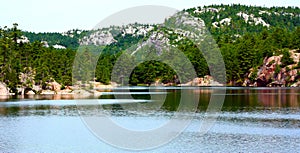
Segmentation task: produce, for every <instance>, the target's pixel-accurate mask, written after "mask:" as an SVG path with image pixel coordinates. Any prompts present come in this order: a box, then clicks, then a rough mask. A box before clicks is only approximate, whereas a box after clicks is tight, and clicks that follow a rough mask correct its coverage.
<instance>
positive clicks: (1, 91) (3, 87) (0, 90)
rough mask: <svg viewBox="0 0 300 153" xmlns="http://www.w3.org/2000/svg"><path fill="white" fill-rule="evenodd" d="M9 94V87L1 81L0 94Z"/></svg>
mask: <svg viewBox="0 0 300 153" xmlns="http://www.w3.org/2000/svg"><path fill="white" fill-rule="evenodd" d="M7 95H9V89H8V88H7V87H6V85H5V84H4V83H2V82H0V96H7Z"/></svg>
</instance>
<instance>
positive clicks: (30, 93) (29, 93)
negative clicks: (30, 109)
mask: <svg viewBox="0 0 300 153" xmlns="http://www.w3.org/2000/svg"><path fill="white" fill-rule="evenodd" d="M26 94H27V95H35V93H34V92H33V91H32V90H30V91H28V92H27V93H26Z"/></svg>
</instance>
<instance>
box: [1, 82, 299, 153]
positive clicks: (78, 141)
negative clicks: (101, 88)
mask: <svg viewBox="0 0 300 153" xmlns="http://www.w3.org/2000/svg"><path fill="white" fill-rule="evenodd" d="M182 90H185V91H187V93H188V94H189V95H190V96H191V97H193V95H195V94H199V104H198V107H197V109H196V110H195V111H194V112H193V111H186V112H180V113H182V115H183V116H184V115H185V116H190V117H193V120H192V121H191V123H190V124H189V126H188V127H187V128H186V129H185V130H184V131H183V132H182V133H181V134H180V135H179V136H178V137H176V138H175V139H174V140H172V141H171V142H169V143H167V144H165V145H163V146H160V147H157V148H154V149H152V150H147V152H300V88H227V89H226V94H225V101H224V104H223V106H222V111H221V112H220V113H219V114H218V118H217V120H216V122H215V124H214V125H213V126H212V127H211V128H210V129H209V131H208V132H207V133H206V134H201V133H200V132H199V128H200V125H201V123H202V122H203V118H204V116H205V111H206V110H207V107H208V104H209V100H210V98H211V96H212V95H214V94H216V95H217V94H218V93H219V92H218V90H224V88H175V87H171V88H167V89H155V90H152V89H148V88H135V87H133V88H130V92H127V91H125V90H123V89H118V90H114V91H113V92H104V93H103V94H102V95H101V96H100V95H99V97H98V96H97V97H82V98H84V99H85V100H84V103H78V102H77V101H78V100H74V99H72V98H74V97H70V96H69V97H64V96H63V97H61V96H58V97H57V96H43V97H41V96H40V97H25V98H20V97H19V98H10V99H5V97H2V100H1V102H0V152H132V151H130V150H123V149H120V148H116V147H113V146H111V145H109V144H106V143H104V142H102V141H101V140H99V139H98V138H97V137H95V136H94V135H93V133H92V132H91V131H89V129H88V128H87V126H86V125H85V123H84V122H83V121H82V118H81V117H80V115H84V116H98V115H99V112H101V113H106V114H109V115H110V118H111V119H112V120H113V121H114V122H115V123H116V124H118V125H120V126H122V127H124V128H127V129H131V130H151V129H155V128H158V127H160V126H162V125H164V124H165V123H167V122H168V121H169V120H170V118H171V117H172V115H174V112H176V110H177V109H178V106H179V103H180V97H181V96H182V95H181V91H182ZM150 94H151V96H152V98H153V96H158V97H156V98H158V99H159V98H165V101H164V103H161V102H158V101H156V100H153V99H152V100H151V96H150ZM128 96H131V97H133V98H134V100H132V99H131V100H130V99H129V98H128ZM160 96H161V97H160ZM91 98H92V99H95V98H96V99H99V100H98V103H97V104H95V103H93V102H91V101H93V100H91ZM120 99H121V100H120ZM220 103H222V102H220ZM100 106H101V109H100ZM158 106H159V107H158Z"/></svg>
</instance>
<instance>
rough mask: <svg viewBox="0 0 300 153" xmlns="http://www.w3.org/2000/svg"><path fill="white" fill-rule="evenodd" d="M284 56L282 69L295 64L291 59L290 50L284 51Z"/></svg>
mask: <svg viewBox="0 0 300 153" xmlns="http://www.w3.org/2000/svg"><path fill="white" fill-rule="evenodd" d="M282 54H283V56H282V58H281V67H285V66H287V65H291V64H294V60H293V59H292V58H291V54H290V52H289V50H288V49H286V48H285V49H283V50H282Z"/></svg>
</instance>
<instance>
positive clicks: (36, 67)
mask: <svg viewBox="0 0 300 153" xmlns="http://www.w3.org/2000/svg"><path fill="white" fill-rule="evenodd" d="M17 26H18V25H17V24H14V26H13V27H12V28H7V27H3V28H0V79H1V80H0V81H1V82H4V83H5V84H6V85H7V86H8V87H9V88H10V90H11V92H13V93H17V92H18V91H17V88H22V87H25V88H32V87H33V85H41V86H44V87H45V82H49V81H52V80H56V81H58V82H59V83H61V84H63V85H71V84H72V82H71V81H72V65H73V59H74V56H75V53H76V52H75V51H74V50H71V49H65V50H59V49H54V48H53V47H49V48H46V47H43V44H42V43H41V42H38V41H35V42H32V43H23V42H22V41H20V39H21V36H22V32H21V31H20V30H19V29H18V28H17Z"/></svg>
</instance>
